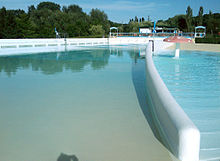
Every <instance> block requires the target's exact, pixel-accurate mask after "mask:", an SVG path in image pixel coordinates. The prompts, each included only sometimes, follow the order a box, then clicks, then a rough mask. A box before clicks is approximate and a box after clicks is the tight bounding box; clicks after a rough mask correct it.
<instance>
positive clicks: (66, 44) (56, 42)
mask: <svg viewBox="0 0 220 161" xmlns="http://www.w3.org/2000/svg"><path fill="white" fill-rule="evenodd" d="M98 45H108V39H107V38H67V39H0V55H16V54H21V53H23V54H25V53H39V52H55V51H65V50H73V49H78V48H80V47H82V46H87V47H89V46H98Z"/></svg>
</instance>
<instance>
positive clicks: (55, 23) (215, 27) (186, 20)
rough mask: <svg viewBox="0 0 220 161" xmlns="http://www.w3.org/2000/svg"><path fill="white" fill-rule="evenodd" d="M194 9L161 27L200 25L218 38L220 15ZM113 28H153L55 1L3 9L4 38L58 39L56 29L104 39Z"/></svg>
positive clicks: (141, 21) (188, 29) (161, 23)
mask: <svg viewBox="0 0 220 161" xmlns="http://www.w3.org/2000/svg"><path fill="white" fill-rule="evenodd" d="M192 12H193V11H192V9H191V8H190V6H188V7H187V10H186V14H185V15H176V16H174V17H172V18H169V19H168V20H165V21H163V20H158V22H157V26H165V27H177V28H179V29H180V30H181V31H183V32H193V31H194V27H195V26H198V25H203V26H206V29H207V33H208V34H210V35H212V36H215V35H217V34H218V33H219V32H220V14H219V13H212V12H211V11H210V13H209V14H204V15H203V7H200V9H199V13H198V16H196V17H193V16H192ZM110 26H115V27H118V29H119V32H138V31H139V27H152V26H153V22H152V21H151V19H150V17H149V16H148V17H147V21H146V20H145V19H144V17H141V18H140V17H139V18H138V17H137V16H135V17H134V18H132V19H130V21H129V23H128V24H121V23H115V22H111V21H109V20H108V16H107V15H106V14H105V13H104V12H103V11H101V10H99V9H92V10H91V12H90V13H89V14H86V13H85V12H83V10H82V8H81V7H79V6H78V5H69V6H63V7H62V10H61V7H60V5H59V4H56V3H53V2H41V3H39V4H38V5H37V6H36V7H35V6H34V5H31V6H29V7H28V12H27V13H26V12H25V11H23V10H7V9H6V8H5V7H2V8H0V38H54V37H55V31H54V29H55V27H56V29H57V31H58V32H59V33H60V34H61V35H68V36H69V37H91V36H92V37H102V36H103V35H108V33H109V28H110ZM199 41H200V40H199Z"/></svg>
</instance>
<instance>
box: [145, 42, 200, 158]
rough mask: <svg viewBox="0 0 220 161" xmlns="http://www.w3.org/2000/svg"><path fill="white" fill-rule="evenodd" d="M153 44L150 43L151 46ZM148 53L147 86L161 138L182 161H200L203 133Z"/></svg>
mask: <svg viewBox="0 0 220 161" xmlns="http://www.w3.org/2000/svg"><path fill="white" fill-rule="evenodd" d="M149 44H150V43H149ZM147 51H148V52H146V84H147V87H146V88H147V92H148V100H147V101H148V102H150V109H151V113H152V117H153V121H154V124H156V126H155V127H156V128H157V129H156V130H157V132H158V134H159V137H158V136H157V135H155V136H156V137H157V138H158V139H159V140H160V141H161V142H162V143H163V144H164V145H165V146H166V147H167V148H168V149H169V150H170V151H171V152H172V153H173V154H174V156H176V157H177V158H178V159H180V160H182V161H198V160H199V150H200V132H199V130H198V129H197V127H196V126H195V125H194V124H193V122H192V121H191V120H190V119H189V117H188V116H187V115H186V114H185V112H184V111H183V110H182V108H181V107H180V106H179V105H178V103H177V102H176V101H175V99H174V98H173V96H172V95H171V94H170V92H169V90H168V89H167V87H166V85H165V84H164V82H163V80H162V79H161V77H160V75H159V74H158V72H157V70H156V68H155V65H154V63H153V60H152V52H149V50H147Z"/></svg>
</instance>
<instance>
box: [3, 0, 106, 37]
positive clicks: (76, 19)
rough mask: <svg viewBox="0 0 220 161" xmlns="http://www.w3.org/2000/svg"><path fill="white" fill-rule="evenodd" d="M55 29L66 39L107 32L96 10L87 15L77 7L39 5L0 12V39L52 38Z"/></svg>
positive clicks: (102, 13)
mask: <svg viewBox="0 0 220 161" xmlns="http://www.w3.org/2000/svg"><path fill="white" fill-rule="evenodd" d="M55 28H56V30H57V31H58V32H59V33H60V34H61V36H62V34H65V35H67V36H68V37H80V36H82V37H83V36H97V35H98V36H102V35H104V34H107V33H108V32H109V28H110V22H109V20H108V16H107V15H106V14H105V13H104V12H103V11H101V10H99V9H92V10H91V12H90V13H89V14H86V13H85V12H83V11H82V8H81V7H79V6H78V5H69V6H63V7H62V9H61V6H60V5H59V4H56V3H53V2H41V3H39V4H38V5H37V6H36V7H35V6H34V5H31V6H29V7H28V12H27V13H26V12H25V11H24V10H20V9H18V10H6V8H5V7H2V8H1V9H0V38H53V37H55Z"/></svg>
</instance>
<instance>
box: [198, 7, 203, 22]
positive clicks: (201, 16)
mask: <svg viewBox="0 0 220 161" xmlns="http://www.w3.org/2000/svg"><path fill="white" fill-rule="evenodd" d="M202 22H203V7H202V6H201V7H200V8H199V14H198V24H197V25H198V26H201V25H202Z"/></svg>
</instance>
